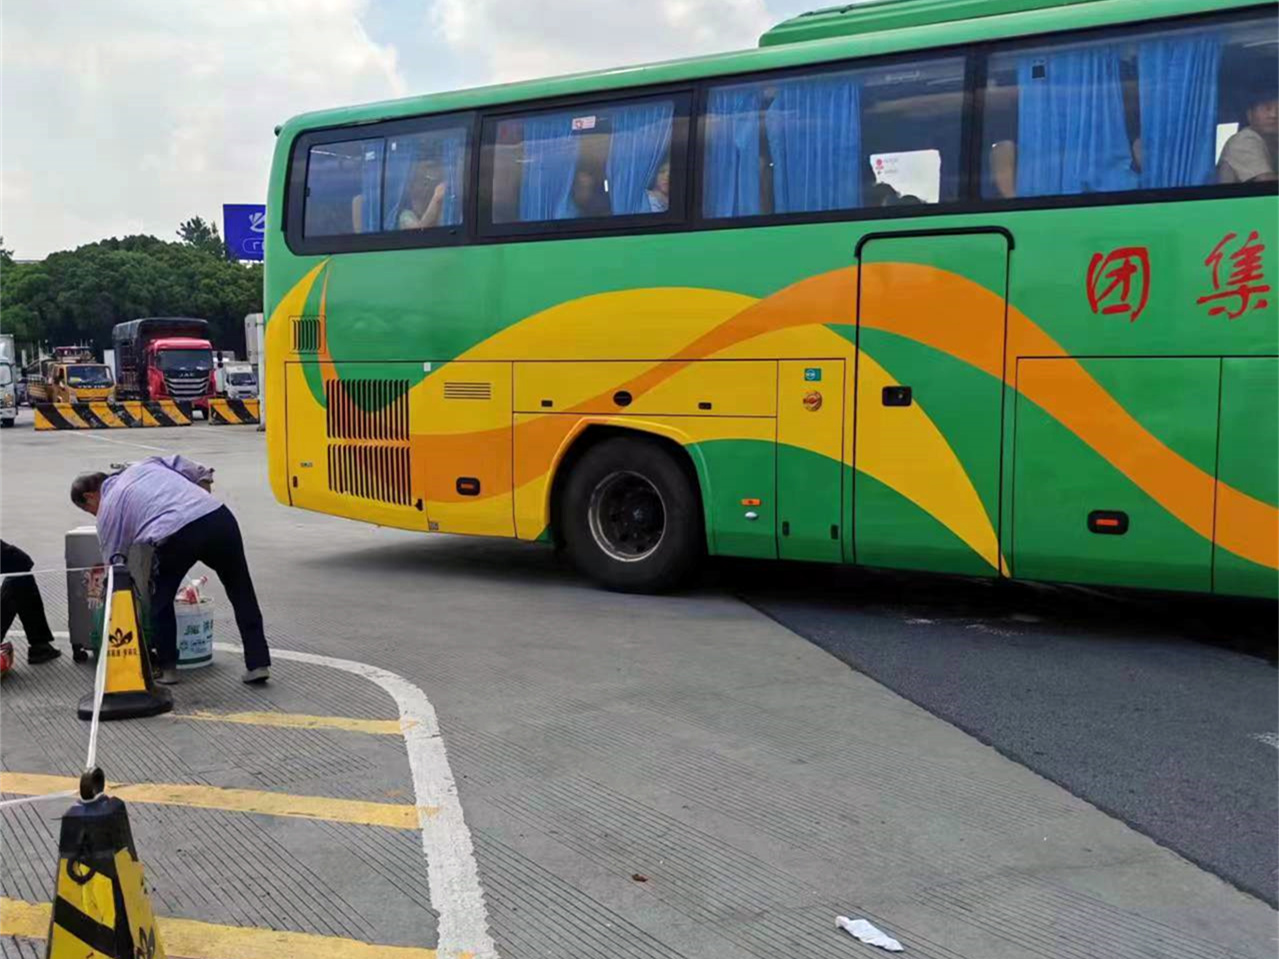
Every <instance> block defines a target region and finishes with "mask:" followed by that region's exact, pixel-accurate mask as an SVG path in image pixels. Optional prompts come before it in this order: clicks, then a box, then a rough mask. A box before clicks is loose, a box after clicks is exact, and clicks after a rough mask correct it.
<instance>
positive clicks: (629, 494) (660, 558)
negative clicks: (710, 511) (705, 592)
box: [560, 437, 705, 593]
mask: <svg viewBox="0 0 1279 959" xmlns="http://www.w3.org/2000/svg"><path fill="white" fill-rule="evenodd" d="M560 516H561V517H562V518H563V524H564V530H563V532H564V541H565V544H566V545H567V547H568V553H569V556H570V557H571V558H572V560H573V562H574V564H575V565H576V566H577V568H578V569H579V570H581V571H582V572H583V573H585V574H586V575H587V576H589V577H591V578H592V579H594V580H595V581H596V582H598V583H600V584H601V585H603V586H606V587H608V588H609V589H614V590H618V591H619V592H626V593H654V592H662V591H664V590H669V589H673V588H675V587H677V586H679V585H680V584H681V583H683V582H684V581H685V580H686V579H687V578H688V577H689V575H690V574H691V573H692V571H693V568H694V566H695V564H696V562H697V559H698V557H699V556H701V554H702V550H703V547H704V542H705V541H704V537H703V533H702V509H701V502H700V497H699V494H698V491H697V488H696V486H695V484H694V482H693V480H692V479H691V478H690V477H689V475H688V473H687V472H686V471H685V470H684V469H683V468H682V467H681V466H680V464H679V463H678V462H676V460H675V458H674V457H673V456H672V455H671V454H670V453H668V452H667V451H666V449H664V448H663V447H662V446H661V444H659V443H656V442H654V441H652V440H645V439H631V438H627V437H617V438H615V439H609V440H605V441H604V442H602V443H600V444H599V445H598V446H595V447H593V448H592V449H590V450H588V451H587V453H586V454H585V455H584V456H583V457H582V459H581V460H580V461H579V462H578V463H577V465H576V466H575V467H574V468H573V472H572V474H571V475H570V476H569V478H568V482H567V483H566V484H565V487H564V493H563V500H562V501H561V509H560Z"/></svg>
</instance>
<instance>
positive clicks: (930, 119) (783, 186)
mask: <svg viewBox="0 0 1279 959" xmlns="http://www.w3.org/2000/svg"><path fill="white" fill-rule="evenodd" d="M963 85H964V72H963V61H962V60H960V59H958V58H955V59H950V60H938V61H932V62H927V63H920V64H905V65H896V66H893V67H879V68H872V69H863V70H849V71H845V72H840V73H821V74H815V75H811V76H801V77H787V78H784V79H770V80H765V81H757V82H752V83H743V84H734V85H731V86H721V87H713V88H711V90H710V93H709V96H708V99H707V110H706V121H705V151H706V153H705V169H706V173H705V185H704V188H703V196H702V212H703V214H704V215H705V216H708V217H734V216H755V215H759V214H774V213H810V212H816V211H821V210H848V209H856V208H860V207H878V206H898V205H915V204H921V203H941V202H947V201H950V200H954V199H955V198H956V197H957V196H958V191H959V166H960V153H961V150H960V143H961V138H960V133H961V121H962V115H963V102H964V97H963Z"/></svg>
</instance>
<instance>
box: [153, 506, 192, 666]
mask: <svg viewBox="0 0 1279 959" xmlns="http://www.w3.org/2000/svg"><path fill="white" fill-rule="evenodd" d="M192 540H193V537H192V536H191V535H190V534H189V533H188V530H187V528H183V529H180V530H178V531H177V532H176V533H174V534H173V535H172V536H170V537H169V539H168V540H167V541H166V542H165V543H163V544H161V545H159V546H157V547H156V549H155V553H154V555H153V556H152V558H151V589H150V599H151V604H150V605H151V615H150V617H149V620H150V621H149V625H150V627H151V635H150V636H148V637H147V640H148V642H149V643H150V644H151V647H152V649H154V650H155V655H156V665H157V666H158V667H159V668H160V669H173V668H175V667H176V666H177V664H178V620H177V616H176V614H175V613H174V611H173V601H174V600H175V599H177V596H178V588H179V587H180V586H181V585H182V580H183V579H185V578H186V574H187V573H188V572H190V570H191V567H192V566H194V565H195V560H196V557H195V555H194V553H195V552H196V551H195V550H194V549H193V546H195V545H197V544H196V543H193V542H192Z"/></svg>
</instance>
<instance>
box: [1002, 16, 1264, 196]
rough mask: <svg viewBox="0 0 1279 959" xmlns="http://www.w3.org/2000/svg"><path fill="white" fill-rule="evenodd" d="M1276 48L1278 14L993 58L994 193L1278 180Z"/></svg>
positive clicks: (1074, 191) (1105, 190)
mask: <svg viewBox="0 0 1279 959" xmlns="http://www.w3.org/2000/svg"><path fill="white" fill-rule="evenodd" d="M1277 46H1279V42H1277V41H1276V39H1275V21H1274V17H1273V16H1268V17H1263V18H1258V19H1250V20H1231V21H1224V22H1220V23H1213V24H1209V25H1203V24H1195V25H1193V26H1184V27H1174V28H1171V29H1163V30H1159V31H1149V30H1147V31H1142V32H1132V31H1128V32H1124V33H1115V34H1112V35H1111V36H1108V37H1106V38H1104V39H1099V40H1094V41H1090V42H1087V43H1071V44H1058V45H1053V46H1035V47H1020V48H1017V49H1014V50H1010V51H1007V52H1002V53H998V54H996V55H994V56H992V57H991V59H990V62H989V65H988V69H987V76H988V81H987V88H986V93H985V97H986V100H985V110H984V116H985V123H986V127H985V131H984V140H985V143H986V145H987V149H986V151H985V153H986V155H985V164H986V168H985V171H984V173H985V175H984V177H983V192H984V194H985V195H986V196H988V197H1014V196H1016V197H1034V196H1063V195H1076V194H1086V193H1109V192H1115V191H1123V190H1137V189H1143V190H1162V189H1174V188H1179V187H1195V186H1208V185H1213V184H1217V183H1238V182H1247V181H1249V180H1267V179H1270V180H1273V179H1274V176H1275V141H1276V133H1277V132H1279V127H1277V124H1279V105H1277V104H1276V102H1275V101H1276V90H1277V89H1279V84H1277V83H1276V53H1279V50H1277V49H1276V47H1277ZM1236 160H1237V161H1238V162H1236Z"/></svg>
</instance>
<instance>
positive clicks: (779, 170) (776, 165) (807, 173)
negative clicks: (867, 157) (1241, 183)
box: [764, 77, 862, 213]
mask: <svg viewBox="0 0 1279 959" xmlns="http://www.w3.org/2000/svg"><path fill="white" fill-rule="evenodd" d="M764 127H765V129H766V130H767V132H768V149H769V153H770V154H771V156H772V159H773V210H774V212H776V213H799V212H804V211H812V210H847V209H850V208H853V207H857V206H860V205H861V195H862V166H861V164H862V155H861V153H862V147H861V95H860V91H859V90H858V87H857V83H856V81H855V80H853V79H852V78H850V77H817V78H814V79H811V80H801V81H796V82H792V83H786V84H783V85H782V87H781V88H780V89H779V90H778V91H777V96H776V98H774V100H773V102H772V103H771V104H770V105H769V107H768V112H767V113H766V115H765V117H764Z"/></svg>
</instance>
